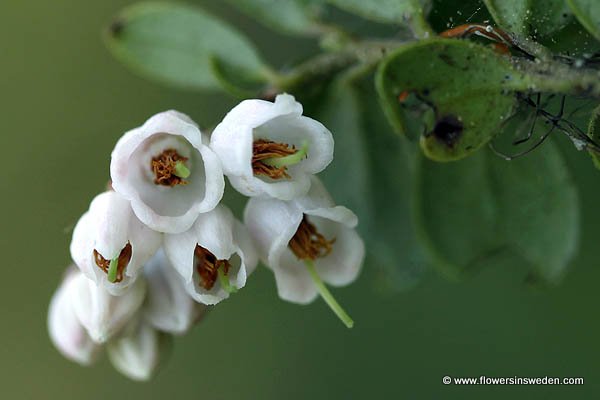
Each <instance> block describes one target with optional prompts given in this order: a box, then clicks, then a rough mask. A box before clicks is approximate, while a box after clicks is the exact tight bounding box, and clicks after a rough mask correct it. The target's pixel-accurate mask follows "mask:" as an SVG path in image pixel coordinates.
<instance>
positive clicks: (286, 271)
mask: <svg viewBox="0 0 600 400" xmlns="http://www.w3.org/2000/svg"><path fill="white" fill-rule="evenodd" d="M244 220H245V222H246V225H247V226H248V229H249V230H250V233H251V235H252V237H253V238H254V240H255V243H256V245H257V250H258V253H259V256H260V258H261V259H262V260H263V262H264V263H265V264H266V265H267V267H269V268H270V269H271V270H273V272H274V274H275V280H276V284H277V291H278V293H279V296H280V297H281V298H282V299H284V300H287V301H291V302H294V303H299V304H307V303H310V302H311V301H313V300H314V299H315V297H316V296H317V294H321V296H322V297H323V298H324V299H325V300H326V301H327V302H328V304H329V305H330V306H331V307H332V309H334V311H335V312H336V313H338V312H342V313H343V310H341V308H340V307H339V305H338V304H337V303H335V300H333V298H332V297H331V294H330V293H329V292H328V291H327V289H326V288H325V286H324V284H323V281H324V282H326V283H329V284H331V285H333V286H344V285H347V284H349V283H351V282H352V281H354V280H355V279H356V277H357V276H358V274H359V271H360V268H361V265H362V262H363V259H364V254H365V247H364V243H363V241H362V239H361V238H360V237H359V236H358V234H357V233H356V231H355V230H354V227H355V226H356V225H357V222H358V220H357V217H356V215H355V214H354V213H353V212H352V211H350V210H348V209H347V208H346V207H342V206H335V205H334V203H333V200H332V199H331V197H330V196H329V194H328V193H327V191H326V189H325V188H324V186H323V184H322V183H321V182H320V181H319V180H318V179H317V178H316V177H313V178H312V184H311V189H310V192H309V193H308V194H307V195H306V196H303V197H300V198H298V199H295V200H292V201H289V202H283V201H279V200H276V199H265V198H253V199H250V201H249V202H248V205H247V206H246V210H245V214H244ZM331 302H334V303H335V304H333V305H332V303H331ZM336 307H337V309H336ZM344 314H345V313H344ZM338 316H340V314H339V313H338ZM341 317H342V316H341ZM345 318H346V320H344V319H345ZM342 320H343V321H344V322H345V323H346V324H347V325H349V326H351V325H352V322H351V320H350V319H349V317H347V315H344V316H343V318H342Z"/></svg>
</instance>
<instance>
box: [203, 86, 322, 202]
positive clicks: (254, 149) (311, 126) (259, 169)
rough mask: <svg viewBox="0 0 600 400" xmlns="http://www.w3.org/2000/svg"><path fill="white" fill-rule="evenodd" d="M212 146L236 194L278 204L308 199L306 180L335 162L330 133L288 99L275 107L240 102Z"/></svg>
mask: <svg viewBox="0 0 600 400" xmlns="http://www.w3.org/2000/svg"><path fill="white" fill-rule="evenodd" d="M210 145H211V148H212V149H213V150H214V151H215V153H217V155H218V156H219V158H220V159H221V162H222V164H223V171H224V172H225V175H227V177H228V178H229V181H230V182H231V184H232V186H233V187H234V188H235V189H236V190H237V191H239V192H240V193H242V194H244V195H246V196H268V197H274V198H277V199H281V200H291V199H293V198H295V197H298V196H302V195H304V194H306V192H307V191H308V189H309V187H310V176H311V175H313V174H316V173H318V172H320V171H322V170H323V169H325V167H327V165H329V163H330V162H331V160H332V159H333V136H332V135H331V132H330V131H329V130H328V129H327V128H326V127H325V126H323V124H321V123H320V122H318V121H315V120H314V119H311V118H308V117H306V116H303V115H302V105H301V104H300V103H298V102H297V101H296V100H295V99H294V97H293V96H291V95H289V94H280V95H279V96H277V98H276V99H275V102H274V103H272V102H269V101H264V100H256V99H254V100H244V101H242V102H241V103H240V104H238V105H237V106H236V107H234V108H233V109H232V110H231V111H230V112H229V113H228V114H227V115H226V116H225V118H224V119H223V121H222V122H221V123H220V124H219V125H217V127H216V128H215V129H214V131H213V133H212V136H211V143H210Z"/></svg>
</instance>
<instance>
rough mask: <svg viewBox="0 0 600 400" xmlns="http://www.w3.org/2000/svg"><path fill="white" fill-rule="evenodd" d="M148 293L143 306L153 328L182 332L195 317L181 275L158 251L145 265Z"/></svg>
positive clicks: (185, 330) (193, 308)
mask: <svg viewBox="0 0 600 400" xmlns="http://www.w3.org/2000/svg"><path fill="white" fill-rule="evenodd" d="M144 276H146V279H147V281H148V294H147V296H146V303H145V305H144V317H145V319H146V320H147V321H148V322H149V323H150V324H151V325H152V326H153V327H154V328H156V329H158V330H160V331H163V332H168V333H172V334H183V333H185V332H187V331H188V330H189V329H190V327H191V326H192V324H193V322H194V320H195V318H196V314H197V311H196V303H195V302H194V301H193V299H192V298H191V297H190V296H189V295H188V294H187V292H186V291H185V284H184V281H183V278H182V277H181V276H180V275H179V274H178V273H177V271H175V269H174V268H173V267H172V266H171V265H170V263H169V261H168V260H167V258H166V256H165V254H164V252H163V251H162V250H161V251H159V252H158V253H157V254H156V255H155V256H154V258H152V260H150V262H149V263H147V264H146V266H145V267H144Z"/></svg>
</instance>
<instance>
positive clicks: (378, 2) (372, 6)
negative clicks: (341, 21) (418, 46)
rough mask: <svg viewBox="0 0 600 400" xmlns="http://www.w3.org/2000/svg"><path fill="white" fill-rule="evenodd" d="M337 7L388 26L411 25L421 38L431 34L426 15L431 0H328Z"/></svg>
mask: <svg viewBox="0 0 600 400" xmlns="http://www.w3.org/2000/svg"><path fill="white" fill-rule="evenodd" d="M327 2H329V3H331V4H333V5H334V6H336V7H339V8H341V9H342V10H345V11H347V12H349V13H353V14H356V15H359V16H361V17H363V18H366V19H369V20H372V21H376V22H382V23H387V24H401V25H409V26H411V27H412V28H413V29H414V30H415V33H417V34H418V36H419V37H426V36H427V33H431V32H430V31H431V29H430V28H429V27H428V24H427V22H426V21H425V19H424V18H425V15H426V14H427V12H428V11H429V9H430V8H431V1H430V0H369V1H365V0H327Z"/></svg>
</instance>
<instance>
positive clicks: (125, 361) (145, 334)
mask: <svg viewBox="0 0 600 400" xmlns="http://www.w3.org/2000/svg"><path fill="white" fill-rule="evenodd" d="M166 339H168V336H167V335H163V334H161V333H160V332H158V331H157V330H156V329H154V328H153V327H152V326H151V325H150V324H149V323H147V322H146V321H144V320H143V319H141V318H138V319H135V320H132V321H131V322H130V323H129V325H128V326H127V327H126V328H125V330H124V331H123V333H122V335H121V336H120V337H118V338H116V339H114V340H112V341H110V342H109V343H108V344H107V346H106V351H107V353H108V358H109V360H110V362H111V363H112V365H113V366H114V367H115V369H116V370H117V371H119V372H120V373H122V374H123V375H125V376H127V377H128V378H130V379H133V380H136V381H147V380H149V379H150V378H151V377H152V375H153V373H154V372H155V371H156V367H157V366H158V363H159V361H160V354H161V344H165V343H164V341H165V340H166ZM161 342H162V343H161Z"/></svg>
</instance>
